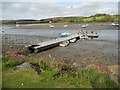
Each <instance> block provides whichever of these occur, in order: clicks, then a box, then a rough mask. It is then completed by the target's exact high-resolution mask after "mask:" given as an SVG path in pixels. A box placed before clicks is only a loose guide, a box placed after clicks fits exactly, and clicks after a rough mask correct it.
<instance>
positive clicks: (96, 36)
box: [87, 33, 98, 38]
mask: <svg viewBox="0 0 120 90" xmlns="http://www.w3.org/2000/svg"><path fill="white" fill-rule="evenodd" d="M87 36H88V37H94V38H98V34H97V33H96V34H94V33H91V34H87Z"/></svg>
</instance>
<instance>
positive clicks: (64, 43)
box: [59, 41, 69, 47]
mask: <svg viewBox="0 0 120 90" xmlns="http://www.w3.org/2000/svg"><path fill="white" fill-rule="evenodd" d="M68 44H69V41H63V42H61V43H60V44H59V45H60V46H61V47H65V46H67V45H68Z"/></svg>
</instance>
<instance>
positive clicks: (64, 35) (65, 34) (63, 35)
mask: <svg viewBox="0 0 120 90" xmlns="http://www.w3.org/2000/svg"><path fill="white" fill-rule="evenodd" d="M69 35H71V34H70V33H62V34H60V36H61V37H67V36H69Z"/></svg>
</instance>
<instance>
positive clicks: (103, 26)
mask: <svg viewBox="0 0 120 90" xmlns="http://www.w3.org/2000/svg"><path fill="white" fill-rule="evenodd" d="M85 24H88V27H87V28H82V25H85ZM50 25H52V26H54V28H51V27H50ZM64 25H68V26H67V27H64ZM13 28H15V29H17V28H22V29H47V30H48V29H50V30H79V29H81V30H118V29H119V28H118V27H114V26H111V23H51V24H49V23H41V24H19V26H15V27H13Z"/></svg>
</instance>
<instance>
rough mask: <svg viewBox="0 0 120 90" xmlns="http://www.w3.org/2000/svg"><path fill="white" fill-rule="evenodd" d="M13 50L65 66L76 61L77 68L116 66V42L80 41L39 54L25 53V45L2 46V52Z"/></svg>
mask: <svg viewBox="0 0 120 90" xmlns="http://www.w3.org/2000/svg"><path fill="white" fill-rule="evenodd" d="M31 38H32V37H31ZM48 38H49V37H47V38H46V37H41V38H40V40H45V39H47V40H48ZM27 41H28V40H27ZM11 46H12V47H11ZM113 47H114V48H113ZM95 48H96V49H95ZM14 50H15V51H17V52H19V53H20V54H24V55H27V56H30V57H31V58H34V59H39V58H42V57H46V56H49V55H50V56H51V57H52V59H55V60H58V61H64V62H65V63H67V64H68V63H70V64H72V63H73V62H74V61H76V62H77V65H78V66H81V65H85V64H87V63H91V64H105V65H115V64H118V42H117V41H114V40H94V39H93V40H91V39H90V40H87V41H86V40H82V41H81V40H80V41H77V42H75V43H70V45H68V46H67V47H60V46H57V47H54V48H52V49H49V50H46V51H42V52H39V53H28V52H26V51H25V50H26V48H25V45H14V44H2V51H3V52H6V51H14Z"/></svg>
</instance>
